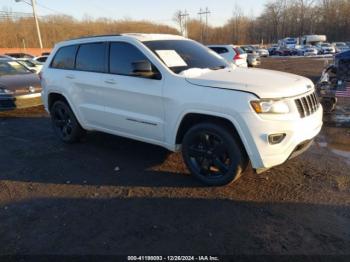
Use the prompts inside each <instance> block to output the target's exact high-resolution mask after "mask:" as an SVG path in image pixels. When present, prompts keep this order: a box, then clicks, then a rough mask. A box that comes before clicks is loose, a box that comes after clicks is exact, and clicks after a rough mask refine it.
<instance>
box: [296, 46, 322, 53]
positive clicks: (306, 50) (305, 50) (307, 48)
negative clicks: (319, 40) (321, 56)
mask: <svg viewBox="0 0 350 262" xmlns="http://www.w3.org/2000/svg"><path fill="white" fill-rule="evenodd" d="M297 52H298V55H301V56H313V55H318V50H317V48H315V47H314V46H312V45H304V46H302V47H301V48H300V49H297Z"/></svg>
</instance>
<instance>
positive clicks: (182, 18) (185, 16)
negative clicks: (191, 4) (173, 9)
mask: <svg viewBox="0 0 350 262" xmlns="http://www.w3.org/2000/svg"><path fill="white" fill-rule="evenodd" d="M189 16H190V15H189V14H188V13H187V10H185V12H184V13H182V12H180V14H179V18H180V27H181V33H182V36H184V37H188V27H187V23H188V17H189Z"/></svg>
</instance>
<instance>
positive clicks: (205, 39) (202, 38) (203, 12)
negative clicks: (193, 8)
mask: <svg viewBox="0 0 350 262" xmlns="http://www.w3.org/2000/svg"><path fill="white" fill-rule="evenodd" d="M210 14H211V12H210V11H209V8H208V7H206V8H205V10H203V9H202V8H201V9H200V10H199V13H198V15H199V20H200V24H201V41H202V43H204V42H206V41H207V40H208V16H209V15H210ZM202 15H205V29H203V22H202ZM204 30H205V38H204Z"/></svg>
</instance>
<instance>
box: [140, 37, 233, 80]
mask: <svg viewBox="0 0 350 262" xmlns="http://www.w3.org/2000/svg"><path fill="white" fill-rule="evenodd" d="M143 44H145V45H146V46H147V47H148V48H149V49H151V50H152V52H153V53H155V54H156V55H157V56H158V57H159V58H160V59H161V60H162V61H163V62H164V64H165V65H166V66H167V67H168V68H170V70H172V71H173V72H174V73H176V74H179V73H181V72H182V71H185V70H188V69H191V68H201V69H205V68H209V69H213V70H216V69H221V68H225V67H228V66H229V65H228V63H227V62H225V60H224V59H223V58H221V57H220V56H219V55H217V54H216V53H215V52H214V51H212V50H210V49H209V48H206V47H205V46H203V45H201V44H199V43H197V42H194V41H189V40H158V41H146V42H143Z"/></svg>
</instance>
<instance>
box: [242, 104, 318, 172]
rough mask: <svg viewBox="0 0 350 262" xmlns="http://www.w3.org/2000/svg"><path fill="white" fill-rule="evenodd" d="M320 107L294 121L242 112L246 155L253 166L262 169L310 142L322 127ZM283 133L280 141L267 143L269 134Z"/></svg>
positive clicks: (287, 157) (276, 162) (297, 153)
mask: <svg viewBox="0 0 350 262" xmlns="http://www.w3.org/2000/svg"><path fill="white" fill-rule="evenodd" d="M322 118H323V109H322V107H321V106H320V107H319V109H318V110H317V111H316V112H315V113H314V114H312V115H310V116H308V117H305V118H300V119H298V120H283V119H281V120H278V121H277V120H266V119H263V118H261V117H260V116H258V115H256V114H247V115H245V119H244V120H245V123H246V125H247V126H246V127H245V128H246V130H243V132H245V136H246V137H247V144H248V145H249V146H248V147H249V148H248V150H247V152H248V154H249V157H250V159H251V162H252V165H253V168H254V169H257V170H265V169H268V168H271V167H274V166H277V165H280V164H283V163H284V162H286V161H287V160H288V159H290V158H293V157H295V156H297V155H299V154H301V153H303V152H304V151H306V150H307V148H308V147H309V146H310V145H311V143H312V140H313V139H314V138H315V137H316V136H317V135H318V134H319V132H320V131H321V128H322ZM282 133H283V134H286V137H285V138H284V140H283V141H282V142H281V143H279V144H276V145H271V144H270V143H269V141H268V137H269V135H271V134H282Z"/></svg>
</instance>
